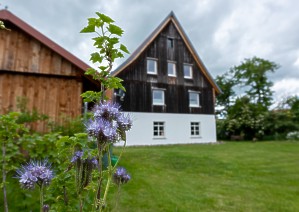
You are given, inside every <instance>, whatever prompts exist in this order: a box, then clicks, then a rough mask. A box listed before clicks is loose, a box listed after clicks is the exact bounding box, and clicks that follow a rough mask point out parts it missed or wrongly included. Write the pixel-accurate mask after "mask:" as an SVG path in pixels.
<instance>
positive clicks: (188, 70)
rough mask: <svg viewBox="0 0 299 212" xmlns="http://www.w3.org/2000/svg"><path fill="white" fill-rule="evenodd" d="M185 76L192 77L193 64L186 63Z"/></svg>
mask: <svg viewBox="0 0 299 212" xmlns="http://www.w3.org/2000/svg"><path fill="white" fill-rule="evenodd" d="M184 78H187V79H191V78H192V65H190V64H184Z"/></svg>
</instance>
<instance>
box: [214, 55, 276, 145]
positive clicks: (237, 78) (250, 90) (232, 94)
mask: <svg viewBox="0 0 299 212" xmlns="http://www.w3.org/2000/svg"><path fill="white" fill-rule="evenodd" d="M278 68H279V65H277V64H276V63H274V62H271V61H268V60H265V59H261V58H258V57H253V58H251V59H245V60H244V61H243V62H242V63H241V64H240V65H238V66H234V67H233V68H231V69H230V70H229V71H228V72H226V73H225V74H223V75H220V76H218V77H217V78H216V82H217V83H218V85H219V87H220V88H221V90H222V91H223V93H222V94H220V95H219V96H217V106H218V108H220V110H219V111H218V113H219V114H221V115H222V117H224V119H225V120H224V121H223V122H222V124H221V126H222V127H224V128H225V130H224V129H221V130H220V131H221V132H224V134H222V137H223V138H224V137H226V138H227V137H229V135H243V136H244V138H245V139H249V140H251V139H256V138H262V137H263V135H264V131H265V127H264V122H265V119H266V114H267V112H268V109H269V106H270V105H271V104H272V96H273V91H272V90H271V87H272V85H273V83H272V82H271V81H270V80H269V77H268V74H269V73H273V72H274V71H275V70H276V69H278ZM220 136H221V135H220Z"/></svg>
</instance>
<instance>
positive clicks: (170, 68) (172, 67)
mask: <svg viewBox="0 0 299 212" xmlns="http://www.w3.org/2000/svg"><path fill="white" fill-rule="evenodd" d="M167 72H168V76H171V77H175V76H176V64H175V62H168V63H167Z"/></svg>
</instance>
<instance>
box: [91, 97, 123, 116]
mask: <svg viewBox="0 0 299 212" xmlns="http://www.w3.org/2000/svg"><path fill="white" fill-rule="evenodd" d="M119 108H120V106H119V105H118V104H116V103H112V102H107V101H103V102H100V103H99V104H97V105H95V107H94V109H93V111H94V118H95V119H97V118H105V119H107V120H111V119H115V118H116V117H117V116H118V115H119Z"/></svg>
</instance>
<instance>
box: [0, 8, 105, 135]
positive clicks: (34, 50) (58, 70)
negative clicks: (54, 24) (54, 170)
mask: <svg viewBox="0 0 299 212" xmlns="http://www.w3.org/2000/svg"><path fill="white" fill-rule="evenodd" d="M0 20H2V21H4V22H5V26H6V27H7V28H9V29H10V31H6V30H0V114H4V113H7V112H8V111H11V110H16V99H17V97H26V98H27V99H28V105H27V106H28V109H34V108H35V109H36V110H37V111H38V112H40V113H43V114H46V115H48V116H49V117H50V118H51V119H52V120H54V121H59V119H60V117H61V116H62V115H64V116H69V117H75V116H78V115H80V114H81V113H82V99H81V97H80V94H81V93H82V92H84V91H86V90H99V89H100V86H99V84H98V83H97V82H95V81H93V80H92V79H90V78H88V77H87V76H85V75H84V72H85V70H86V69H87V68H88V67H89V66H88V65H87V64H85V63H84V62H82V61H81V60H79V59H78V58H76V57H75V56H74V55H72V54H70V53H69V52H67V51H66V50H65V49H63V48H62V47H60V46H59V45H57V44H56V43H54V42H53V41H51V40H50V39H48V38H47V37H46V36H44V35H42V34H41V33H40V32H38V31H37V30H35V29H34V28H32V27H31V26H29V25H28V24H27V23H25V22H24V21H22V20H21V19H19V18H18V17H16V16H15V15H14V14H12V13H11V12H9V11H7V10H1V11H0ZM35 128H36V129H37V130H39V131H44V130H46V126H45V125H44V124H38V125H37V126H36V127H35Z"/></svg>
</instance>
